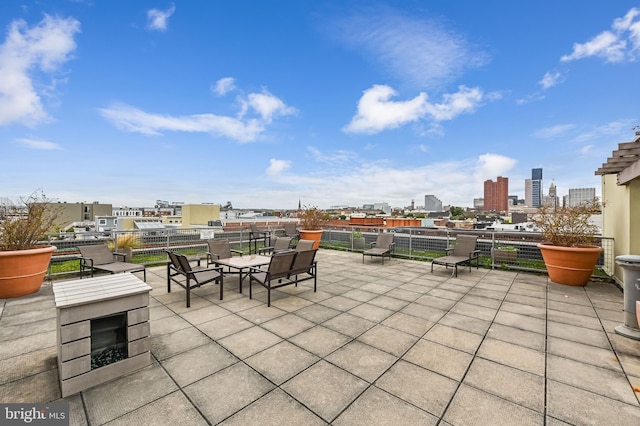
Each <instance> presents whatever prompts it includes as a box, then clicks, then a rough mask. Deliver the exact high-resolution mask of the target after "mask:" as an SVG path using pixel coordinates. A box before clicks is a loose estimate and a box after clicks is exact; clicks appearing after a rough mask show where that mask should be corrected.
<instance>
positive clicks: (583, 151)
mask: <svg viewBox="0 0 640 426" xmlns="http://www.w3.org/2000/svg"><path fill="white" fill-rule="evenodd" d="M592 149H593V145H585V146H583V147H582V148H580V154H582V155H586V154H589V152H590V151H591V150H592Z"/></svg>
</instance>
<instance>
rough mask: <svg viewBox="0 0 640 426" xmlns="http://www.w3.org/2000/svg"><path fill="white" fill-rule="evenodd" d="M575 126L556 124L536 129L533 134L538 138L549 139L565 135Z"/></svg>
mask: <svg viewBox="0 0 640 426" xmlns="http://www.w3.org/2000/svg"><path fill="white" fill-rule="evenodd" d="M573 128H575V126H574V125H573V124H558V125H555V126H551V127H545V128H543V129H540V130H538V131H536V132H535V133H534V134H533V136H535V137H536V138H540V139H551V138H557V137H560V136H563V135H565V134H566V133H567V132H568V131H569V130H572V129H573Z"/></svg>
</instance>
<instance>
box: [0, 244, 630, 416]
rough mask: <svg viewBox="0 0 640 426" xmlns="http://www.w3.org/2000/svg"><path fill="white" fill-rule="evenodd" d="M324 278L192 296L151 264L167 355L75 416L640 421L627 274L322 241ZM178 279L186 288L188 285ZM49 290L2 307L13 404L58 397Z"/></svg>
mask: <svg viewBox="0 0 640 426" xmlns="http://www.w3.org/2000/svg"><path fill="white" fill-rule="evenodd" d="M317 259H318V291H317V292H316V293H314V292H313V291H312V287H311V283H310V282H309V281H307V282H304V283H301V284H300V286H299V287H297V288H296V287H293V286H288V287H283V288H281V291H276V292H274V293H273V294H272V306H271V307H270V308H267V307H266V292H265V291H264V290H263V289H261V288H259V287H258V286H254V298H253V300H250V299H249V297H248V291H246V283H245V292H244V293H243V294H239V293H238V284H237V281H236V279H237V278H236V276H231V277H229V278H228V279H226V280H225V292H224V296H225V297H224V300H222V301H220V300H218V288H217V287H216V285H213V284H208V285H205V286H203V287H202V288H199V289H196V290H195V291H193V293H192V302H191V307H190V308H188V309H187V308H186V306H185V294H184V291H183V290H182V289H179V288H177V286H173V287H172V292H171V293H167V290H166V268H164V267H157V268H150V269H149V270H148V272H147V277H148V278H147V283H148V284H149V285H150V286H152V287H153V291H152V292H151V302H150V317H151V353H152V365H151V366H149V367H146V368H144V369H142V370H139V371H136V372H134V373H131V374H129V375H127V376H124V377H121V378H118V379H115V380H112V381H110V382H107V383H104V384H102V385H99V386H96V387H94V388H91V389H87V390H85V391H83V392H81V393H80V394H76V395H73V396H70V397H68V398H66V400H67V401H69V403H70V408H71V424H72V425H83V424H90V425H102V424H109V425H129V424H152V425H162V424H172V425H177V424H190V425H198V424H203V425H204V424H225V425H234V424H235V425H250V424H260V425H264V424H277V425H284V424H295V425H301V424H304V425H313V424H319V425H321V424H335V425H356V424H368V425H375V424H394V425H399V424H410V425H415V424H421V425H436V424H440V425H492V426H493V425H515V424H517V425H545V424H547V425H563V424H571V425H586V424H593V425H634V426H637V425H639V424H640V402H639V400H638V397H639V396H640V341H635V340H631V339H628V338H626V337H623V336H620V335H618V334H616V333H615V332H614V328H615V327H616V326H617V325H619V324H621V323H623V319H624V314H623V296H622V293H621V292H620V290H619V289H618V288H617V287H615V286H614V285H613V284H610V283H604V282H591V283H589V285H587V286H586V287H580V288H574V287H567V286H561V285H556V284H553V283H549V282H548V281H547V278H546V276H541V275H534V274H529V273H516V272H509V271H501V270H487V269H480V270H476V269H473V270H472V271H471V272H469V271H468V269H466V270H461V271H460V272H459V274H458V277H457V278H454V277H452V276H451V270H450V269H449V270H446V269H445V268H443V267H436V269H435V271H434V273H430V272H429V267H430V264H429V263H424V262H417V261H410V260H401V259H392V260H391V261H389V262H386V261H385V264H384V265H381V264H380V261H379V259H376V258H374V259H373V260H369V259H366V261H365V263H364V264H363V263H362V256H361V255H360V254H354V253H346V252H339V251H331V250H321V251H320V252H319V253H318V256H317ZM174 288H175V289H174ZM55 344H56V311H55V305H54V302H53V295H52V290H51V286H50V285H49V284H45V285H44V286H43V288H42V289H41V291H40V292H39V293H38V294H35V295H32V296H28V297H23V298H18V299H8V300H5V301H0V402H25V403H36V402H51V401H56V400H59V399H60V395H61V394H60V388H59V382H58V371H57V365H56V364H57V361H56V357H57V355H56V347H55Z"/></svg>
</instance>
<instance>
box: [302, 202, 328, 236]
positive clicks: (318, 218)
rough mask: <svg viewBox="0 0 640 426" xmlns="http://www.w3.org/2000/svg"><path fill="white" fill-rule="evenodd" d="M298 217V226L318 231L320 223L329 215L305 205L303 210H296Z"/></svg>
mask: <svg viewBox="0 0 640 426" xmlns="http://www.w3.org/2000/svg"><path fill="white" fill-rule="evenodd" d="M298 218H299V219H300V228H301V229H306V230H309V231H319V230H321V229H322V225H324V224H325V223H327V222H328V220H329V215H328V214H327V213H325V212H323V211H321V210H318V208H317V207H305V209H304V210H301V211H300V212H298Z"/></svg>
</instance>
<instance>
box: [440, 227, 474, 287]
mask: <svg viewBox="0 0 640 426" xmlns="http://www.w3.org/2000/svg"><path fill="white" fill-rule="evenodd" d="M477 241H478V237H477V236H476V235H458V236H457V237H456V243H455V245H454V246H453V248H448V249H446V253H447V255H446V256H443V257H437V258H435V259H433V260H432V261H431V272H432V273H433V265H434V264H436V265H444V266H445V267H449V266H452V267H453V272H452V273H451V275H453V276H454V277H457V276H458V265H465V264H468V265H469V272H471V264H472V263H473V260H475V261H476V269H478V255H479V253H480V250H476V242H477Z"/></svg>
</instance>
